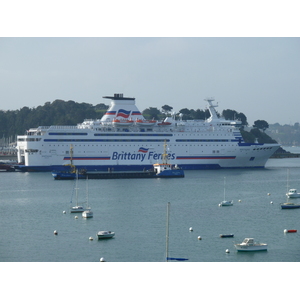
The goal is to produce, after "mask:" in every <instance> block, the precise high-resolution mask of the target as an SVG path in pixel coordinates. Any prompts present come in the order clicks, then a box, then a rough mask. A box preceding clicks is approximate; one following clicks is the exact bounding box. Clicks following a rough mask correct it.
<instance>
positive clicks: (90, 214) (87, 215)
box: [82, 208, 93, 218]
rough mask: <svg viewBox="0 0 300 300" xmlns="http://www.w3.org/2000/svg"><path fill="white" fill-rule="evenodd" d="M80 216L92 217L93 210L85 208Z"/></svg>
mask: <svg viewBox="0 0 300 300" xmlns="http://www.w3.org/2000/svg"><path fill="white" fill-rule="evenodd" d="M82 217H83V218H92V217H93V212H92V211H91V209H90V208H88V209H86V210H85V211H84V212H83V213H82Z"/></svg>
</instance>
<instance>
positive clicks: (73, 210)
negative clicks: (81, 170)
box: [70, 172, 85, 213]
mask: <svg viewBox="0 0 300 300" xmlns="http://www.w3.org/2000/svg"><path fill="white" fill-rule="evenodd" d="M76 175H77V178H76V186H75V193H76V205H75V206H72V207H71V208H70V213H82V212H84V211H85V209H84V207H83V206H82V205H79V204H78V172H76ZM71 203H72V199H71Z"/></svg>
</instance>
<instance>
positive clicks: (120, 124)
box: [112, 119, 134, 127]
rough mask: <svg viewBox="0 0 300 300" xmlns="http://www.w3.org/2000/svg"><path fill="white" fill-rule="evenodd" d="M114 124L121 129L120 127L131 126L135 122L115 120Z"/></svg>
mask: <svg viewBox="0 0 300 300" xmlns="http://www.w3.org/2000/svg"><path fill="white" fill-rule="evenodd" d="M112 123H113V126H117V127H119V126H121V127H122V126H125V127H126V126H131V125H133V124H134V121H133V120H128V119H114V120H113V121H112Z"/></svg>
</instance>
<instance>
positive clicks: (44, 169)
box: [15, 164, 264, 172]
mask: <svg viewBox="0 0 300 300" xmlns="http://www.w3.org/2000/svg"><path fill="white" fill-rule="evenodd" d="M75 166H76V165H75ZM178 166H179V167H180V168H181V169H182V170H217V169H245V168H251V169H253V168H264V167H263V166H261V167H226V168H223V167H221V166H220V165H219V164H184V165H180V164H178ZM77 167H78V169H86V170H87V171H108V169H111V170H114V171H143V170H149V169H151V168H153V166H152V165H124V166H120V165H110V166H99V165H93V166H84V165H80V166H77ZM15 168H16V169H17V170H19V171H22V172H52V171H65V170H69V167H67V166H62V165H56V166H22V165H18V166H16V167H15Z"/></svg>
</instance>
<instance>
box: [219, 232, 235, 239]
mask: <svg viewBox="0 0 300 300" xmlns="http://www.w3.org/2000/svg"><path fill="white" fill-rule="evenodd" d="M231 237H234V234H233V233H231V234H220V238H231Z"/></svg>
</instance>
